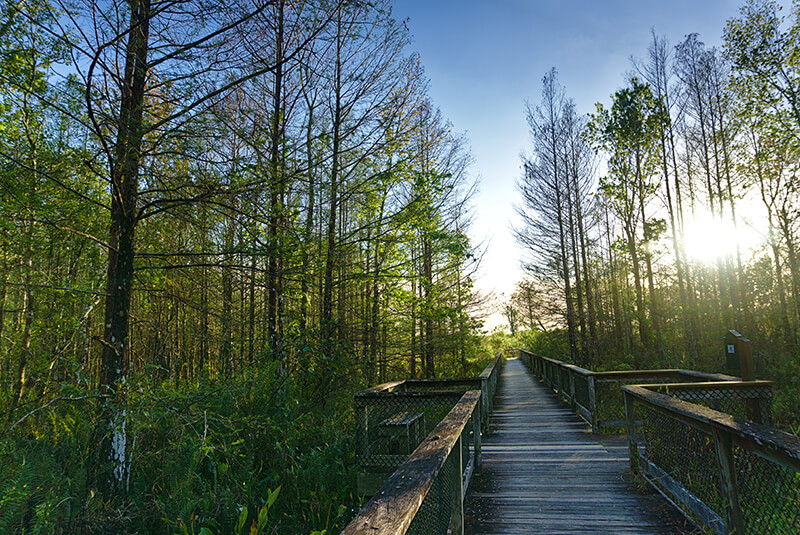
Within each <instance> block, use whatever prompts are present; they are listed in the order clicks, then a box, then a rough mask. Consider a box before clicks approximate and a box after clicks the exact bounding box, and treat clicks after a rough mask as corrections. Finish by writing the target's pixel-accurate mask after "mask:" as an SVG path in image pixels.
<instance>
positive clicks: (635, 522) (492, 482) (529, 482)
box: [465, 359, 683, 535]
mask: <svg viewBox="0 0 800 535" xmlns="http://www.w3.org/2000/svg"><path fill="white" fill-rule="evenodd" d="M482 452H483V470H482V472H481V473H480V474H478V475H477V476H476V477H475V478H474V479H473V480H472V483H471V485H470V489H469V494H468V498H467V503H466V505H465V517H466V526H465V533H466V534H468V535H470V534H495V533H496V534H501V533H502V534H509V535H512V534H523V533H524V534H532V533H548V534H587V533H596V534H620V535H634V534H647V535H659V534H680V533H683V531H682V529H680V526H679V524H680V523H681V521H680V519H679V518H678V517H677V516H676V514H675V513H673V512H672V510H671V507H670V506H669V505H668V504H667V503H666V501H664V500H663V499H662V498H661V497H660V496H658V495H653V494H652V493H648V492H645V491H643V490H641V489H640V488H638V487H637V486H636V485H635V484H634V483H632V482H631V481H630V480H631V478H630V476H629V474H628V473H627V471H628V450H627V443H626V442H625V441H624V440H622V439H621V437H607V436H606V437H597V436H594V435H592V434H591V430H590V428H589V426H588V425H586V423H585V422H584V421H583V420H581V419H580V418H579V417H578V416H577V415H575V414H574V413H573V412H572V411H570V409H569V407H568V406H567V405H565V404H563V403H559V402H558V401H557V400H556V398H555V396H553V394H552V393H550V392H549V391H548V390H547V389H546V388H545V387H544V386H542V385H541V384H539V382H538V381H537V380H536V378H535V377H533V376H532V375H531V374H530V373H529V372H528V370H527V369H526V368H525V366H524V365H523V364H522V362H520V361H519V360H517V359H511V360H509V361H508V362H507V363H506V365H505V366H504V368H503V371H502V374H501V376H500V383H499V385H498V390H497V394H496V397H495V408H494V412H493V413H492V416H491V422H490V432H489V434H488V436H487V437H485V439H484V441H483V448H482Z"/></svg>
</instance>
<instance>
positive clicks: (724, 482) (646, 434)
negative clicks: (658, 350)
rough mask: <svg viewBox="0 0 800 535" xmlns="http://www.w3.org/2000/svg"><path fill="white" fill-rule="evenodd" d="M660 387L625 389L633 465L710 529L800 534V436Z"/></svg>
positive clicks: (631, 387) (737, 532) (632, 466)
mask: <svg viewBox="0 0 800 535" xmlns="http://www.w3.org/2000/svg"><path fill="white" fill-rule="evenodd" d="M744 383H758V381H745V382H744ZM762 383H764V382H762ZM660 386H661V385H648V386H633V385H627V386H623V387H622V391H623V393H624V397H625V408H626V420H627V431H628V441H629V449H630V461H631V469H632V470H633V471H634V472H635V473H639V474H641V475H642V476H644V477H645V478H646V479H647V480H648V481H649V482H650V483H651V484H652V485H653V486H655V487H656V488H658V489H659V490H660V491H661V492H662V493H665V494H667V495H668V496H669V497H670V498H671V499H672V500H673V501H674V502H676V503H677V504H679V506H680V507H681V508H682V509H683V510H684V512H685V513H687V514H689V515H690V516H691V517H692V518H694V519H695V520H696V521H698V522H699V523H701V524H704V525H705V526H706V527H707V528H709V529H711V530H712V531H713V532H714V533H718V534H734V533H736V534H743V533H787V534H788V533H798V532H800V439H799V438H798V437H795V436H793V435H790V434H788V433H783V432H781V431H777V430H775V429H771V428H769V427H766V426H764V425H760V424H757V423H754V422H751V421H748V420H745V419H742V418H737V417H734V416H731V415H729V414H724V413H721V412H719V411H715V410H713V409H710V408H707V407H703V406H700V405H696V404H693V403H690V402H688V401H684V400H682V399H677V398H675V397H673V396H668V395H666V394H662V393H659V392H656V391H654V390H656V389H657V388H659V387H660ZM681 386H685V385H681ZM692 386H694V385H692ZM725 386H731V385H725ZM734 388H738V386H737V387H734ZM740 388H745V386H741V387H740ZM709 476H710V477H709Z"/></svg>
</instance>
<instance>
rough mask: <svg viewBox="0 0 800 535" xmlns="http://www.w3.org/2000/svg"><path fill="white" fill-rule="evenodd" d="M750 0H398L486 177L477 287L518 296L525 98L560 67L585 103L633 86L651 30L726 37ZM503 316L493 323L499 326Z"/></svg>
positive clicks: (710, 40)
mask: <svg viewBox="0 0 800 535" xmlns="http://www.w3.org/2000/svg"><path fill="white" fill-rule="evenodd" d="M742 2H743V0H742V1H740V0H699V1H698V0H668V1H663V0H662V1H651V0H638V1H637V0H594V1H592V0H575V1H568V0H562V1H559V0H483V1H478V0H394V10H393V15H394V16H395V18H397V19H398V20H405V19H408V22H407V24H408V27H409V29H410V30H411V33H412V35H413V42H412V45H411V50H412V51H415V52H418V53H419V54H420V55H421V56H422V64H423V65H424V67H425V70H426V74H427V75H428V77H429V78H430V80H431V88H430V92H431V97H432V99H433V102H434V103H435V104H436V105H437V106H439V108H441V110H442V113H443V114H444V116H445V117H447V118H448V119H449V120H450V121H452V123H453V125H454V127H455V130H457V131H463V132H466V134H467V137H468V139H469V140H470V144H471V147H472V153H473V156H474V158H475V164H474V166H473V170H472V171H473V173H475V174H476V175H478V176H480V190H481V191H480V193H479V195H478V196H477V197H476V199H475V203H474V204H475V208H476V215H477V217H476V220H475V226H474V228H473V233H472V238H473V240H475V241H481V240H486V241H487V242H488V247H489V249H488V252H487V254H486V256H485V259H484V264H483V266H482V269H481V274H480V277H479V278H478V280H477V283H476V286H477V287H478V288H479V289H480V290H482V291H485V292H488V291H494V292H495V293H496V294H497V295H498V297H499V298H500V299H502V294H505V295H510V293H511V292H512V291H513V289H514V284H515V282H516V281H518V280H520V279H521V278H522V277H523V274H522V271H521V269H520V260H521V258H522V255H521V253H520V251H519V250H518V248H517V246H516V243H515V242H514V239H513V237H512V235H511V231H510V230H509V227H510V225H511V224H512V222H513V221H514V219H515V216H514V210H513V204H514V201H515V199H516V197H517V195H516V190H515V187H514V182H515V180H516V179H517V177H518V176H519V169H520V159H519V154H520V152H521V151H523V150H525V149H526V146H527V144H528V133H527V127H526V124H525V117H524V105H525V102H526V100H530V101H531V102H533V103H535V102H537V101H538V100H539V97H540V93H541V79H542V76H543V75H544V74H545V72H547V71H548V70H549V69H550V68H551V67H555V68H556V69H557V71H558V74H559V79H560V81H561V83H562V85H564V86H565V87H566V90H567V95H568V96H569V97H571V98H573V99H574V100H575V102H576V104H577V107H578V111H579V112H581V113H589V112H591V111H593V110H594V103H595V102H603V103H608V101H609V100H610V99H609V96H610V95H611V94H612V93H613V92H614V91H616V90H617V89H619V88H621V87H622V86H623V85H624V84H625V78H626V77H625V74H626V73H627V72H630V70H631V63H630V58H631V56H636V57H644V55H645V54H646V51H647V45H648V43H649V41H650V38H651V37H650V36H651V28H654V29H655V31H656V33H657V34H659V35H664V36H666V37H667V39H668V40H669V42H670V43H671V44H673V45H674V44H676V43H678V42H679V41H680V40H682V39H683V38H684V37H685V36H686V35H687V34H689V33H692V32H696V33H698V34H700V38H701V40H702V41H704V42H705V43H706V44H707V45H709V46H715V45H716V46H718V45H720V43H721V36H722V31H723V29H724V26H725V21H726V20H727V19H729V18H731V17H733V16H735V15H737V13H738V10H739V6H740V5H741V3H742ZM499 321H500V318H499V316H497V315H495V317H494V318H493V319H492V320H490V321H489V322H488V326H489V327H492V326H494V325H495V324H497V323H498V322H499Z"/></svg>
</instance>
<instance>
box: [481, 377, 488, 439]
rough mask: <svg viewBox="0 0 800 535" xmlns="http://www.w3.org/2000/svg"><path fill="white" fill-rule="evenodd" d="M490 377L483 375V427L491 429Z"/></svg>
mask: <svg viewBox="0 0 800 535" xmlns="http://www.w3.org/2000/svg"><path fill="white" fill-rule="evenodd" d="M488 398H489V378H488V377H481V402H480V406H481V428H482V429H483V430H484V431H489V399H488Z"/></svg>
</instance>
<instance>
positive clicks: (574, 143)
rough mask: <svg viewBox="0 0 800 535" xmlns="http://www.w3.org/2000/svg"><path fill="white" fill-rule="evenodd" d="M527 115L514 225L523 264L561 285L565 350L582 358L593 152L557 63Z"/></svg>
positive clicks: (588, 300)
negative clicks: (527, 142)
mask: <svg viewBox="0 0 800 535" xmlns="http://www.w3.org/2000/svg"><path fill="white" fill-rule="evenodd" d="M527 120H528V125H529V129H530V134H531V140H532V143H533V150H532V154H530V155H526V156H523V170H524V174H523V177H522V178H521V179H520V180H519V182H518V188H519V191H520V193H521V196H522V203H521V204H520V205H518V206H517V212H518V213H519V215H520V217H521V219H522V226H521V227H520V228H517V229H515V233H516V236H517V239H518V240H519V242H520V243H521V244H522V245H523V246H525V247H526V248H527V249H528V250H529V251H530V253H531V260H530V262H529V263H528V264H527V265H526V269H527V270H528V271H529V272H530V273H532V274H534V275H536V276H537V277H539V278H541V279H542V280H543V281H546V282H547V283H549V284H551V285H553V287H558V288H560V291H562V292H563V296H564V303H565V305H566V307H565V309H564V314H565V317H566V325H567V333H568V340H569V348H570V353H571V355H572V358H573V359H575V360H576V361H586V360H588V359H589V358H590V354H591V352H592V348H591V343H590V341H589V333H588V330H587V324H588V325H591V327H590V328H591V329H594V310H593V306H594V304H593V298H592V295H593V289H592V283H591V281H590V280H589V279H590V277H589V273H588V266H587V265H586V264H587V259H588V257H587V247H588V245H589V243H588V236H587V230H588V218H586V215H587V214H586V211H587V209H588V194H589V189H588V180H590V179H591V177H592V171H593V169H592V165H593V164H592V161H593V160H592V158H593V155H592V153H591V151H590V150H588V149H589V147H588V146H587V144H586V141H585V139H584V138H583V130H584V127H583V125H584V124H585V119H582V118H579V117H578V116H577V112H576V111H575V106H574V104H573V103H572V102H571V101H568V100H567V99H566V97H565V96H564V90H563V88H562V87H561V86H560V85H559V83H558V81H557V78H556V72H555V70H551V71H550V72H548V73H547V75H545V77H544V79H543V81H542V101H541V104H540V105H538V106H534V107H532V106H528V109H527ZM590 305H591V312H590Z"/></svg>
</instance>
